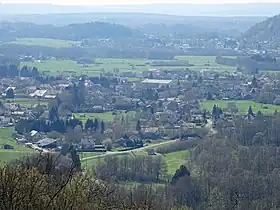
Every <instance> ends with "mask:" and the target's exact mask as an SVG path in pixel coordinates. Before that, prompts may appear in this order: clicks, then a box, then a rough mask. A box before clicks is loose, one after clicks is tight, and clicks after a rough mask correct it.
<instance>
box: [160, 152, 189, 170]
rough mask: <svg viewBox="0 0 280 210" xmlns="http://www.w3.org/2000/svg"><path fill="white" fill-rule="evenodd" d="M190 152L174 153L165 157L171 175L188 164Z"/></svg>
mask: <svg viewBox="0 0 280 210" xmlns="http://www.w3.org/2000/svg"><path fill="white" fill-rule="evenodd" d="M189 154H190V152H189V151H188V150H183V151H178V152H172V153H168V154H166V155H164V156H163V157H164V159H165V161H166V164H167V170H168V173H169V174H173V173H175V172H176V170H177V169H178V168H179V167H180V166H181V165H183V164H185V163H186V158H187V157H188V156H189Z"/></svg>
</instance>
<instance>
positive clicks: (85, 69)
mask: <svg viewBox="0 0 280 210" xmlns="http://www.w3.org/2000/svg"><path fill="white" fill-rule="evenodd" d="M21 65H22V66H25V65H26V66H30V67H32V66H35V67H37V68H38V69H39V71H41V72H45V73H46V74H56V75H57V74H65V75H82V74H86V75H89V76H99V75H100V73H103V72H113V71H114V69H118V70H119V72H135V73H138V74H140V73H141V72H142V71H144V70H148V69H149V68H150V67H149V66H146V65H145V60H144V59H138V60H137V59H107V58H104V59H101V58H99V59H95V63H94V64H89V65H87V66H84V65H81V64H77V62H76V61H73V60H46V61H40V62H22V63H21Z"/></svg>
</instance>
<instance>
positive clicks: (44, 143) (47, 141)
mask: <svg viewBox="0 0 280 210" xmlns="http://www.w3.org/2000/svg"><path fill="white" fill-rule="evenodd" d="M56 141H57V140H55V139H50V138H44V139H42V140H40V141H38V142H37V143H36V144H37V145H38V146H39V147H44V146H47V145H50V144H53V143H56Z"/></svg>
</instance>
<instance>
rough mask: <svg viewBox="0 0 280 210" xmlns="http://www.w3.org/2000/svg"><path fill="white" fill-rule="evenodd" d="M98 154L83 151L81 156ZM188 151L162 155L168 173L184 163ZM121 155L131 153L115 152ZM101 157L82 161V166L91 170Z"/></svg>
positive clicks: (137, 153) (140, 153) (171, 172)
mask: <svg viewBox="0 0 280 210" xmlns="http://www.w3.org/2000/svg"><path fill="white" fill-rule="evenodd" d="M98 154H102V153H92V154H87V153H83V154H82V156H83V158H86V157H90V156H91V155H93V156H95V155H98ZM134 154H135V155H147V153H145V152H136V153H134ZM189 154H190V152H189V151H188V150H184V151H178V152H172V153H168V154H166V155H162V157H163V158H164V160H165V161H166V164H167V170H168V173H169V174H174V173H175V171H176V170H177V169H178V168H179V167H180V165H182V164H184V163H185V162H186V158H187V157H188V155H189ZM123 155H129V156H131V155H132V154H131V153H126V154H119V155H118V154H117V156H123ZM102 159H103V158H92V159H87V160H84V161H82V166H83V167H84V168H86V169H88V170H91V169H92V167H94V165H96V164H97V163H98V162H99V161H102Z"/></svg>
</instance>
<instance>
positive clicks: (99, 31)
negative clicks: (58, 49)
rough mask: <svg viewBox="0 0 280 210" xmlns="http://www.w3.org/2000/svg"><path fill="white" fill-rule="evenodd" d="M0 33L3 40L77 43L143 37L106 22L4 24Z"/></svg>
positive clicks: (0, 28) (123, 27) (136, 32)
mask: <svg viewBox="0 0 280 210" xmlns="http://www.w3.org/2000/svg"><path fill="white" fill-rule="evenodd" d="M0 33H1V38H2V39H5V38H6V39H12V38H52V39H63V40H74V41H75V40H82V39H91V38H129V37H132V36H133V37H141V33H139V32H138V31H136V30H133V29H130V28H128V27H125V26H122V25H118V24H112V23H104V22H90V23H83V24H70V25H67V26H54V25H36V24H34V23H26V22H17V23H11V22H2V23H1V24H0Z"/></svg>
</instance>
